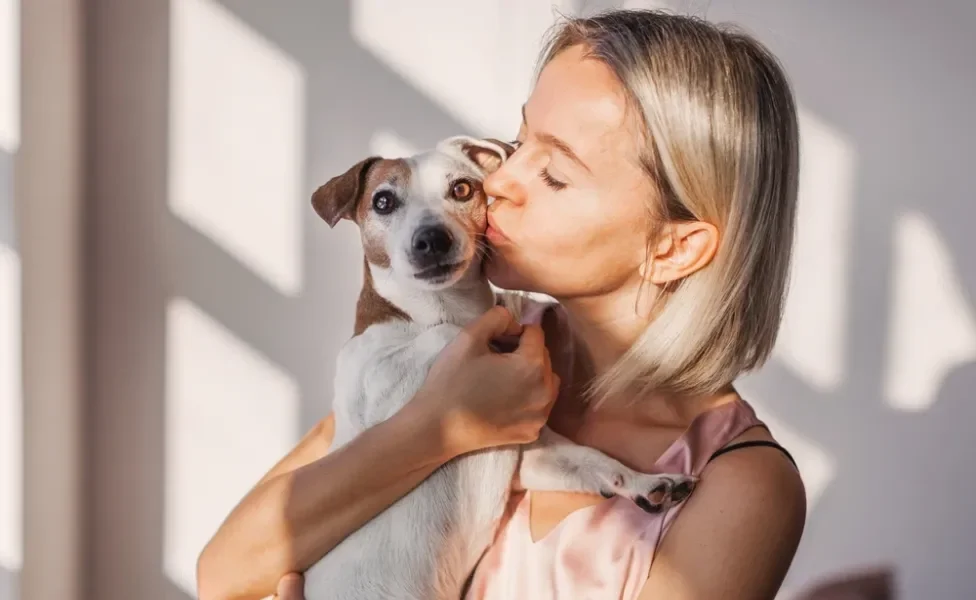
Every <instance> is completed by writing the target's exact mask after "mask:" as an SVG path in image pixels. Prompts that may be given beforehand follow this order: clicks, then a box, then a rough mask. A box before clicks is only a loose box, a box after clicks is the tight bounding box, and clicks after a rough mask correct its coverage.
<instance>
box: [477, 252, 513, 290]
mask: <svg viewBox="0 0 976 600" xmlns="http://www.w3.org/2000/svg"><path fill="white" fill-rule="evenodd" d="M484 273H485V277H487V278H488V281H489V282H490V283H491V284H492V285H493V286H495V287H500V288H502V289H505V290H517V289H519V288H518V287H514V286H515V284H516V279H517V278H516V277H513V275H514V273H512V271H511V269H510V268H509V266H508V265H507V264H505V261H504V260H503V259H502V258H501V257H499V256H498V255H497V254H492V255H491V258H489V259H488V260H487V261H485V263H484Z"/></svg>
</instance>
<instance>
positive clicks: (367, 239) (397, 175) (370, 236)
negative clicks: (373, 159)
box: [355, 159, 410, 269]
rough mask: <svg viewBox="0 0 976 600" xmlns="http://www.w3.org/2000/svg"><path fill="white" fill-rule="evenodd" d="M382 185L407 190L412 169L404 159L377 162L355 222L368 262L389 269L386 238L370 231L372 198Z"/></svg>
mask: <svg viewBox="0 0 976 600" xmlns="http://www.w3.org/2000/svg"><path fill="white" fill-rule="evenodd" d="M382 183H392V184H393V185H394V186H395V187H396V188H397V189H398V190H402V189H405V188H406V187H407V186H408V185H409V184H410V168H409V167H408V166H407V162H406V161H405V160H403V159H395V160H393V159H384V160H381V161H379V162H377V163H376V164H375V165H374V166H373V168H372V169H370V172H369V178H368V181H367V184H366V190H365V193H363V194H362V197H361V198H360V199H359V204H358V206H357V207H356V214H355V221H356V223H358V224H359V230H360V232H361V233H362V240H363V254H364V255H365V256H366V260H367V262H369V263H370V264H374V265H376V266H377V267H382V268H384V269H388V268H389V267H390V255H389V254H388V253H387V251H386V245H385V244H384V240H385V239H386V238H385V236H381V235H375V234H374V233H373V232H372V231H371V229H370V220H371V219H372V218H373V215H374V214H375V213H373V206H372V197H373V190H375V189H376V188H377V187H378V186H379V185H380V184H382Z"/></svg>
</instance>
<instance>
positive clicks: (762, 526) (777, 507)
mask: <svg viewBox="0 0 976 600" xmlns="http://www.w3.org/2000/svg"><path fill="white" fill-rule="evenodd" d="M751 440H766V441H772V438H771V437H770V436H769V434H768V432H766V431H765V430H764V429H762V428H756V429H755V430H752V431H749V432H747V433H746V434H744V435H743V436H741V437H740V438H738V439H736V440H735V441H734V442H733V443H735V442H739V441H751ZM686 503H687V504H686V506H685V507H684V508H683V511H682V517H681V518H680V519H677V520H676V521H675V522H674V525H673V527H672V528H671V530H670V532H669V533H668V535H667V536H666V537H665V539H664V540H663V543H662V546H661V548H660V553H661V554H662V555H667V556H668V560H669V561H671V562H672V563H673V564H674V565H675V566H679V567H680V568H679V570H680V571H683V572H684V573H685V574H687V575H689V576H693V577H696V578H697V580H698V581H699V582H700V583H701V585H702V586H703V588H706V589H703V590H701V591H702V594H703V595H705V596H707V595H708V593H710V592H713V591H715V590H714V589H707V588H708V587H709V582H713V583H716V584H717V583H718V582H722V583H721V585H726V584H728V583H729V582H728V579H727V578H728V577H729V575H728V574H729V573H736V574H737V575H735V578H736V579H737V580H741V581H737V582H736V586H737V587H741V588H742V589H750V590H763V593H758V594H757V595H758V596H763V595H764V593H765V592H766V591H768V590H770V589H776V588H777V587H778V586H779V584H780V583H781V582H782V578H783V577H785V574H786V570H787V569H788V568H789V566H790V563H791V562H792V560H793V556H794V554H795V553H796V549H797V546H798V545H799V542H800V538H801V537H802V534H803V529H804V524H805V522H806V510H807V506H806V492H805V489H804V486H803V481H802V480H801V478H800V475H799V472H798V471H797V470H796V468H795V467H794V465H793V463H792V462H791V461H790V460H789V459H788V458H787V457H786V456H785V455H784V454H783V452H782V451H781V450H778V449H776V448H773V447H769V446H754V445H753V446H745V447H741V448H740V449H737V450H734V451H731V452H726V453H723V454H721V455H720V456H718V457H716V458H715V459H714V460H711V461H709V463H708V465H707V466H706V467H705V469H704V470H703V471H702V473H701V478H700V480H699V483H698V485H697V486H696V488H695V491H694V493H693V494H692V495H691V496H690V497H689V498H688V500H686ZM651 574H652V577H651V579H650V580H649V581H648V583H649V586H648V587H649V588H650V589H656V582H655V581H654V580H655V579H658V578H660V575H658V577H654V575H655V572H654V570H652V573H651ZM719 587H721V586H719Z"/></svg>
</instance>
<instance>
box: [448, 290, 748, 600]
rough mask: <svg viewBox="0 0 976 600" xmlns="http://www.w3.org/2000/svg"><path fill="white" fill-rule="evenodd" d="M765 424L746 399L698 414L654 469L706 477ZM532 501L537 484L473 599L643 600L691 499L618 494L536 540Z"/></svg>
mask: <svg viewBox="0 0 976 600" xmlns="http://www.w3.org/2000/svg"><path fill="white" fill-rule="evenodd" d="M550 306H551V305H550ZM545 308H546V305H539V304H535V303H533V304H532V305H530V306H529V307H528V308H527V310H526V311H525V312H524V313H523V318H522V320H523V322H538V321H539V320H541V317H542V313H543V311H544V309H545ZM555 359H556V357H555V356H554V357H553V360H555ZM762 425H763V423H762V421H760V420H759V419H758V417H757V416H756V414H755V412H753V410H752V407H750V406H749V405H748V404H747V403H746V402H744V401H741V400H740V401H735V402H729V403H727V404H723V405H721V406H718V407H716V408H713V409H711V410H709V411H706V412H704V413H702V414H700V415H698V417H697V418H695V420H694V421H693V422H692V423H691V425H690V426H689V427H688V429H687V430H685V432H684V433H683V434H682V435H681V436H680V437H679V438H678V439H677V440H675V442H674V443H672V444H671V446H669V447H668V449H667V450H665V452H664V453H663V454H662V455H661V457H660V458H658V460H657V461H656V462H655V463H654V469H653V471H654V472H659V473H685V474H690V475H695V476H699V475H700V474H701V471H702V469H704V468H705V464H706V463H707V462H708V459H709V458H710V457H711V456H712V454H713V453H714V452H716V451H717V450H719V449H721V448H722V447H724V446H726V445H727V444H729V442H731V441H733V440H734V439H735V438H737V437H739V436H740V435H741V434H742V433H743V432H745V431H746V430H747V429H750V428H752V427H756V426H762ZM531 502H532V492H531V491H528V492H524V493H520V494H513V496H512V499H511V501H510V503H509V509H508V511H507V514H506V518H507V521H503V524H502V526H501V528H500V530H499V532H498V535H497V537H496V538H495V542H494V543H493V544H492V546H491V547H490V548H489V549H488V551H487V552H486V553H485V555H484V557H483V558H482V559H481V562H480V563H479V564H478V567H477V569H476V570H475V572H474V575H473V576H472V580H471V584H470V587H469V588H468V591H467V594H466V595H465V599H466V600H517V599H520V598H532V599H533V600H548V599H559V600H566V599H572V600H586V599H590V598H592V599H599V600H608V599H611V598H612V599H620V600H635V599H636V598H637V597H638V595H639V594H640V592H641V589H642V588H643V586H644V582H645V581H646V580H647V576H648V574H649V572H650V569H651V563H652V562H653V560H654V553H655V550H656V549H657V547H658V545H659V544H660V543H661V540H662V539H663V538H664V535H665V534H666V533H667V531H668V529H669V528H670V526H671V524H672V523H673V522H674V520H675V519H676V518H677V517H678V515H679V514H680V513H681V509H682V507H683V506H684V503H682V504H679V505H677V506H673V507H671V508H669V509H668V510H666V511H664V512H661V513H658V514H648V513H646V512H644V511H643V510H641V509H640V508H639V507H638V506H637V505H636V504H634V502H633V501H632V500H630V499H629V498H624V497H621V496H615V497H613V498H609V499H605V500H602V501H601V502H599V503H598V504H594V505H592V506H586V507H583V508H580V509H577V510H575V511H573V512H572V513H570V514H569V515H567V516H566V517H565V518H564V519H563V520H562V521H560V522H559V523H558V524H557V525H556V526H555V527H554V528H553V529H552V530H551V531H549V532H548V533H547V534H546V535H545V536H543V537H542V538H541V539H539V540H536V541H533V540H532V533H531V529H530V527H529V508H530V504H531Z"/></svg>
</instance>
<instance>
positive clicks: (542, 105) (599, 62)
mask: <svg viewBox="0 0 976 600" xmlns="http://www.w3.org/2000/svg"><path fill="white" fill-rule="evenodd" d="M541 64H542V69H541V72H540V74H539V76H538V78H537V82H536V85H535V88H534V90H533V92H532V94H531V97H530V98H529V99H528V101H527V103H526V104H525V107H524V110H523V117H524V119H523V124H522V127H521V131H520V132H519V136H518V139H519V142H521V146H520V147H519V149H518V151H517V152H516V153H515V154H514V155H513V156H512V158H511V159H510V160H509V161H507V162H506V163H505V164H504V165H503V166H502V167H501V168H500V169H499V170H498V171H497V172H495V173H494V174H492V175H491V176H490V177H489V178H488V179H487V180H486V181H485V183H484V186H485V189H486V191H487V192H488V193H489V194H490V195H492V196H494V197H495V198H496V202H495V203H494V204H493V205H492V208H491V211H490V216H489V226H488V230H487V232H486V236H487V238H488V240H489V242H490V243H491V245H492V247H493V249H494V255H493V258H492V260H491V261H490V262H489V263H488V265H487V267H486V268H487V272H488V275H489V277H490V279H491V280H492V281H493V282H494V283H495V284H497V285H498V286H499V287H502V288H506V289H520V290H529V291H534V292H541V293H544V294H547V295H549V296H552V297H554V298H555V299H557V300H558V305H555V306H549V307H546V306H545V305H541V304H533V305H531V306H529V307H528V310H527V311H526V312H525V314H524V315H523V323H524V327H522V328H521V329H520V328H519V326H518V325H517V324H514V323H513V322H512V317H511V316H510V315H509V313H508V312H507V311H506V310H504V309H501V308H496V309H494V310H492V311H490V312H489V313H487V314H486V315H484V316H483V317H482V318H481V319H480V320H478V321H476V322H475V323H473V324H472V325H471V326H470V327H469V328H468V330H467V335H462V336H459V338H458V340H457V341H456V342H454V343H453V344H452V345H450V346H449V347H448V348H447V349H446V350H445V351H444V353H443V354H442V356H441V357H440V358H439V360H438V362H437V364H436V365H435V367H434V368H433V369H432V371H431V373H430V375H429V377H428V379H427V381H426V383H425V385H424V387H423V389H422V390H421V391H420V392H419V393H418V395H417V397H415V398H414V399H413V400H412V401H411V402H410V403H409V404H408V406H407V407H406V408H404V409H403V410H402V411H401V412H400V414H398V415H397V416H395V417H393V418H391V419H390V420H389V421H387V422H385V423H383V424H381V425H378V426H376V427H374V428H373V429H371V430H369V431H367V432H366V433H365V434H364V435H363V436H361V437H360V438H359V439H357V440H356V441H354V442H353V443H351V444H350V445H348V446H345V447H343V448H342V449H340V450H338V451H336V452H335V453H333V454H327V453H328V448H329V443H330V440H331V434H332V421H331V420H330V419H329V418H327V419H325V420H324V421H322V422H321V423H320V424H319V425H318V426H317V427H315V429H314V430H313V431H311V432H310V433H309V434H308V435H307V436H306V437H305V439H304V440H303V441H302V442H301V443H300V444H299V446H298V447H297V448H295V450H293V451H292V453H291V454H289V455H288V456H287V457H286V458H284V459H283V460H282V461H281V462H280V463H279V464H278V465H277V466H275V467H274V469H272V471H271V472H270V473H268V475H267V476H265V478H264V479H263V480H262V481H261V482H260V483H259V484H258V485H257V486H256V487H255V488H254V489H253V490H252V491H251V492H250V493H249V494H248V496H247V497H246V498H244V500H242V502H241V504H240V505H239V506H238V507H236V508H235V510H234V511H233V512H232V514H231V515H230V516H229V517H228V519H227V520H226V522H225V523H224V524H223V525H222V527H221V528H220V530H219V531H218V532H217V534H216V535H215V536H214V538H213V539H212V540H211V542H210V544H209V545H208V546H207V548H206V549H205V550H204V552H203V553H202V555H201V557H200V561H199V565H198V567H199V569H198V574H199V578H198V579H199V587H200V596H201V598H203V599H205V600H207V599H211V598H258V597H261V596H263V595H266V594H270V593H272V591H273V590H274V589H275V586H276V584H278V583H279V582H280V583H281V584H282V585H281V588H280V590H281V594H282V596H285V595H288V594H292V593H295V592H300V588H301V585H300V581H301V579H300V577H298V576H297V575H286V574H289V573H299V572H301V571H302V570H304V569H305V568H307V567H308V566H309V565H311V564H312V563H313V562H315V561H316V560H318V559H319V558H320V557H321V556H323V555H324V554H326V553H327V552H328V551H329V550H330V549H331V548H333V547H334V546H335V545H336V544H337V543H338V542H339V541H341V540H342V539H343V537H345V536H346V535H348V534H349V533H350V532H352V531H354V530H355V529H356V528H358V527H359V526H360V525H362V524H363V523H364V522H366V521H367V520H368V519H370V518H371V517H372V516H374V515H376V514H377V513H378V512H380V511H382V510H383V509H384V508H385V507H387V506H389V505H390V504H392V503H393V502H394V501H395V500H396V499H397V498H399V497H400V496H402V495H403V494H405V493H406V492H407V491H409V490H410V489H411V488H412V487H413V486H414V485H416V484H417V483H418V482H419V481H421V480H422V479H423V478H424V477H426V476H427V475H428V474H429V473H431V472H432V471H433V470H434V469H436V468H437V467H438V466H439V465H440V464H443V463H444V462H445V461H447V460H449V459H451V458H452V457H454V456H457V455H459V454H461V453H464V452H468V451H472V450H476V449H479V448H485V447H489V446H494V445H500V444H507V443H517V442H527V441H530V440H532V439H534V438H535V437H536V436H538V432H539V429H540V428H541V426H542V425H543V424H544V423H545V422H546V421H547V419H548V423H549V425H550V426H551V427H552V428H553V429H555V430H556V431H558V432H559V433H562V434H563V435H565V436H568V437H569V438H571V439H573V440H574V441H576V442H577V443H580V444H585V445H588V446H592V447H595V448H598V449H600V450H602V451H604V452H606V453H608V454H610V455H612V456H614V457H616V458H618V459H619V460H621V461H622V462H624V463H627V464H629V465H631V466H632V467H634V468H636V469H638V470H640V471H644V472H657V471H668V472H676V471H678V470H680V471H682V472H685V473H689V474H693V475H696V476H698V477H699V478H700V482H699V484H698V486H697V489H696V490H695V491H694V492H693V494H692V495H691V497H690V498H689V499H688V500H687V501H685V502H684V503H682V504H680V505H678V506H674V507H671V508H670V509H669V510H668V511H666V512H665V513H663V514H657V515H649V514H646V513H644V512H643V511H641V510H640V509H639V508H637V507H636V506H635V505H634V504H633V503H631V502H630V501H628V500H626V499H621V498H612V499H603V498H601V497H592V496H589V495H582V494H559V493H542V492H536V493H533V492H528V493H525V494H519V495H515V496H514V497H513V499H512V503H511V506H510V511H509V513H508V515H507V517H506V520H505V522H504V524H503V526H502V528H501V529H500V532H499V535H498V537H497V539H496V540H495V543H494V544H493V545H492V547H491V548H489V550H488V552H487V553H486V555H485V557H484V558H483V559H482V561H481V563H480V564H479V566H478V568H477V569H476V571H475V573H474V574H473V576H472V580H471V582H470V587H469V591H468V594H467V597H468V598H478V599H485V598H491V599H495V598H521V597H526V598H554V597H559V598H628V599H638V598H639V599H648V598H669V599H676V600H681V599H701V598H709V599H711V598H723V599H727V600H732V599H738V598H743V599H745V598H750V599H751V598H772V597H773V596H774V595H775V593H776V591H777V589H778V588H779V586H780V585H781V583H782V580H783V578H784V576H785V574H786V571H787V569H788V568H789V565H790V563H791V561H792V559H793V555H794V553H795V551H796V547H797V545H798V543H799V540H800V536H801V533H802V529H803V522H804V518H805V501H804V491H803V485H802V483H801V481H800V478H799V476H798V474H797V472H796V470H795V469H794V465H793V464H792V463H791V459H790V457H789V454H788V453H786V452H785V450H783V449H782V448H781V447H780V446H778V445H777V444H775V442H773V440H772V437H771V435H770V433H769V432H768V431H767V430H766V429H765V428H764V427H763V426H762V423H761V422H760V421H759V420H758V419H757V418H756V417H755V414H754V413H753V412H752V410H751V409H750V408H749V406H748V404H746V402H745V401H744V400H743V399H742V398H740V397H739V396H738V394H737V393H736V391H735V389H734V388H733V386H732V382H733V381H734V380H735V378H736V377H738V376H739V375H740V374H742V373H743V372H745V371H748V370H750V369H752V368H755V367H757V366H758V365H760V364H761V363H762V362H763V361H764V360H765V359H766V357H767V356H768V355H769V353H770V351H771V349H772V347H773V344H774V341H775V338H776V333H777V329H778V325H779V320H780V313H781V310H782V306H783V297H784V292H785V287H786V281H787V274H788V265H789V257H790V248H791V245H792V237H793V220H794V213H795V205H796V186H797V170H798V166H797V164H798V157H797V155H798V150H797V124H796V111H795V106H794V102H793V99H792V95H791V91H790V88H789V84H788V83H787V80H786V78H785V76H784V74H783V72H782V70H781V68H780V67H779V65H778V64H777V62H776V60H775V59H774V58H773V57H772V56H771V55H770V54H769V53H768V52H767V51H766V50H765V49H764V48H763V47H762V46H760V44H758V43H757V42H756V41H754V40H753V39H751V38H749V37H747V36H745V35H742V34H739V33H734V32H729V31H725V30H721V29H719V28H717V27H715V26H713V25H710V24H707V23H705V22H701V21H697V20H693V19H690V18H686V17H678V16H671V15H665V14H660V13H656V12H651V11H615V12H610V13H605V14H603V15H600V16H598V17H595V18H590V19H578V20H570V21H568V22H567V23H565V24H563V25H562V26H561V27H560V28H558V29H557V30H556V34H555V36H554V37H553V38H552V40H551V42H550V44H549V45H548V46H547V48H546V52H545V53H544V56H543V60H542V63H541ZM512 331H521V342H520V345H521V348H522V350H521V351H520V352H518V353H516V354H506V355H499V354H493V353H491V352H490V351H489V350H488V341H489V340H490V339H491V338H493V337H496V336H499V335H501V334H503V333H506V332H509V333H510V332H512ZM543 334H544V338H545V343H543ZM550 365H551V368H550ZM560 381H561V382H562V385H561V386H560V387H561V389H560V391H559V395H558V401H556V402H555V403H553V400H554V398H555V397H556V393H557V390H556V387H557V386H559V382H560ZM550 409H551V412H550ZM732 450H734V452H733V451H732ZM679 514H680V515H681V518H680V519H678V518H677V516H678V515H679ZM665 534H666V535H665ZM239 569H240V570H239ZM289 586H292V588H293V589H291V590H289ZM295 597H300V594H297V595H296V596H295Z"/></svg>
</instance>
